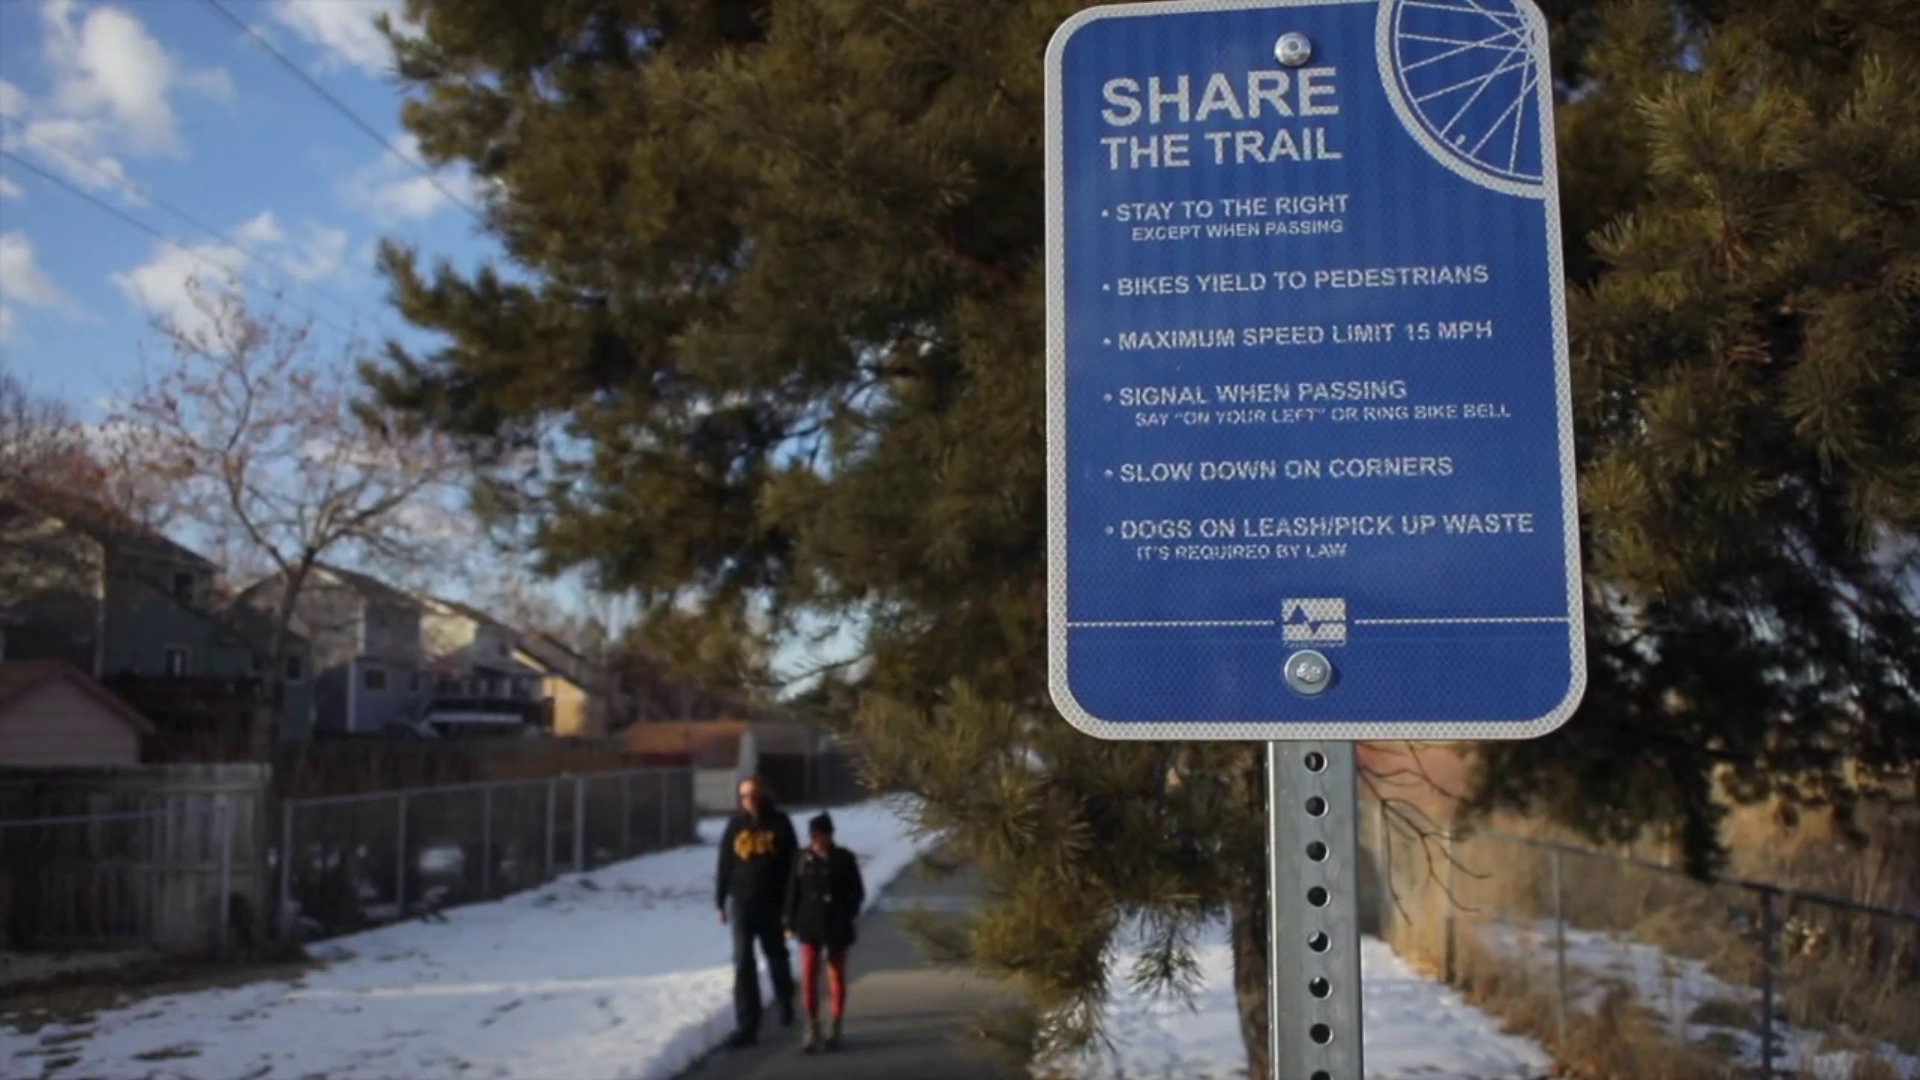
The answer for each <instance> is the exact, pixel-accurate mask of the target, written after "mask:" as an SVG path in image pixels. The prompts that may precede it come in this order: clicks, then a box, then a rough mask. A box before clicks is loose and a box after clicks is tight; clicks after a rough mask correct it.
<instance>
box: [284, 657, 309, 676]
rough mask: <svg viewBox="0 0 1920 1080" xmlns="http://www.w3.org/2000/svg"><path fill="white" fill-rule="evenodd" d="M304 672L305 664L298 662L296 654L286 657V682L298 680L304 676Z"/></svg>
mask: <svg viewBox="0 0 1920 1080" xmlns="http://www.w3.org/2000/svg"><path fill="white" fill-rule="evenodd" d="M306 673H307V666H306V665H305V664H303V663H301V662H300V658H299V657H297V656H289V657H287V681H288V682H299V681H300V680H301V679H302V678H305V677H306Z"/></svg>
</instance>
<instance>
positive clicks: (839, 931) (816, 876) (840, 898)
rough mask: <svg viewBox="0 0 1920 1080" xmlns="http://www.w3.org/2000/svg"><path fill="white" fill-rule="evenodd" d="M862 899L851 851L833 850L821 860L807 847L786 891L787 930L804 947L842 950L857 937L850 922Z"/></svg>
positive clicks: (863, 886)
mask: <svg viewBox="0 0 1920 1080" xmlns="http://www.w3.org/2000/svg"><path fill="white" fill-rule="evenodd" d="M866 899H867V885H866V882H864V881H862V880H860V863H859V862H858V861H857V860H856V859H855V858H854V857H853V852H851V851H848V850H847V849H846V848H843V847H836V848H834V849H832V850H831V851H829V852H828V853H827V854H826V855H825V856H824V857H822V856H820V855H817V854H815V853H814V851H813V849H812V848H807V849H806V850H804V851H802V852H801V853H800V858H799V861H798V862H796V863H795V864H794V868H793V881H792V883H791V884H790V885H789V886H788V888H787V929H789V930H791V931H793V936H794V937H795V938H797V939H799V940H800V942H801V943H803V944H806V945H820V946H825V947H827V948H829V949H841V948H845V947H846V946H848V945H851V944H853V943H854V941H855V939H856V937H857V936H858V935H857V934H856V932H855V930H854V923H855V920H857V919H858V918H859V917H860V906H861V905H862V904H864V903H865V902H866Z"/></svg>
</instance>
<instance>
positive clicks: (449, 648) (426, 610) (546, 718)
mask: <svg viewBox="0 0 1920 1080" xmlns="http://www.w3.org/2000/svg"><path fill="white" fill-rule="evenodd" d="M419 599H420V603H421V607H422V615H421V635H422V641H423V648H424V649H425V650H426V653H427V655H428V657H429V658H430V664H431V666H432V668H433V670H434V673H435V680H434V700H433V701H432V702H431V703H430V704H429V707H428V710H427V712H426V714H425V715H424V716H423V718H422V719H423V721H424V722H425V723H426V725H427V726H428V727H431V728H433V729H435V730H436V731H439V732H441V733H443V734H453V733H459V734H474V735H483V734H525V733H526V731H525V730H516V729H533V730H538V731H554V730H555V727H554V719H555V717H554V705H555V698H554V697H553V695H552V694H550V693H548V690H549V689H550V688H551V687H552V685H553V684H554V683H555V680H553V679H551V678H550V677H549V676H548V674H547V673H546V672H545V671H543V670H542V669H541V668H539V667H537V666H535V665H533V664H530V663H528V662H526V660H524V659H522V657H521V653H520V649H519V645H520V640H521V635H520V633H519V632H518V631H516V630H514V629H513V628H512V627H510V626H507V625H506V624H505V623H502V622H500V621H499V620H498V619H495V618H494V617H493V616H491V615H488V614H487V613H486V612H484V611H481V610H479V609H478V608H474V607H471V606H469V605H467V604H462V603H459V602H458V601H454V600H447V599H443V598H441V597H437V596H421V597H420V598H419Z"/></svg>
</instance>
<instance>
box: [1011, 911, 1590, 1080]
mask: <svg viewBox="0 0 1920 1080" xmlns="http://www.w3.org/2000/svg"><path fill="white" fill-rule="evenodd" d="M1137 955H1138V954H1137V952H1135V951H1134V950H1132V949H1127V948H1123V949H1121V950H1120V953H1119V956H1118V959H1117V960H1116V961H1115V965H1114V971H1115V972H1116V978H1115V979H1114V991H1113V992H1114V1001H1113V1003H1112V1005H1111V1007H1110V1009H1109V1011H1108V1014H1107V1015H1108V1023H1107V1036H1108V1039H1109V1040H1110V1041H1111V1042H1112V1044H1113V1045H1112V1047H1111V1048H1110V1049H1106V1050H1103V1051H1101V1052H1099V1053H1097V1054H1096V1055H1095V1056H1093V1057H1092V1058H1091V1059H1089V1060H1083V1061H1080V1062H1076V1063H1074V1064H1072V1065H1056V1066H1055V1067H1056V1068H1058V1069H1059V1071H1061V1072H1064V1073H1066V1074H1068V1075H1075V1076H1080V1077H1084V1078H1086V1080H1095V1078H1099V1080H1229V1078H1231V1080H1243V1078H1244V1077H1245V1076H1246V1049H1245V1045H1244V1044H1243V1043H1242V1042H1241V1041H1240V1021H1239V1012H1238V1010H1237V1008H1236V1006H1235V1004H1234V997H1233V954H1232V952H1231V950H1230V948H1229V947H1228V944H1227V933H1226V925H1225V923H1224V922H1223V923H1220V924H1218V925H1216V926H1215V927H1213V928H1212V929H1210V930H1209V931H1208V933H1207V934H1206V935H1205V936H1204V937H1203V938H1202V939H1201V944H1200V946H1199V948H1198V949H1197V955H1196V956H1195V960H1196V961H1197V962H1198V964H1199V966H1200V973H1201V980H1202V985H1201V988H1200V990H1199V992H1198V993H1197V994H1195V996H1194V999H1193V1002H1192V1004H1191V1005H1188V1004H1185V1003H1183V1002H1181V1001H1179V1000H1177V999H1169V998H1166V997H1153V996H1148V995H1142V994H1139V993H1137V992H1135V991H1134V990H1133V989H1132V987H1131V986H1130V985H1129V984H1128V981H1127V979H1126V973H1127V972H1130V971H1131V970H1132V969H1133V963H1134V958H1135V956H1137ZM1360 967H1361V975H1360V993H1361V997H1362V1010H1363V1011H1364V1013H1365V1028H1364V1033H1363V1038H1364V1040H1365V1049H1364V1056H1365V1059H1366V1073H1367V1076H1368V1077H1369V1078H1371V1080H1403V1078H1404V1080H1415V1078H1418V1080H1536V1078H1538V1077H1543V1076H1547V1075H1549V1074H1550V1073H1551V1071H1552V1058H1550V1057H1549V1056H1548V1055H1547V1053H1546V1051H1544V1050H1542V1049H1541V1048H1540V1047H1539V1045H1538V1044H1536V1043H1534V1042H1532V1041H1531V1040H1528V1039H1524V1038H1519V1037H1517V1036H1513V1035H1505V1034H1502V1033H1501V1031H1500V1029H1499V1027H1498V1025H1497V1024H1496V1022H1495V1021H1494V1020H1493V1019H1492V1018H1490V1017H1488V1016H1487V1015H1486V1014H1485V1013H1482V1012H1480V1011H1479V1010H1477V1009H1475V1008H1474V1007H1473V1006H1471V1005H1469V1004H1467V1003H1466V1001H1465V1000H1463V999H1462V998H1461V997H1460V995H1459V994H1457V993H1455V992H1454V991H1453V990H1451V989H1449V988H1447V987H1446V986H1443V985H1441V984H1440V983H1437V982H1434V981H1433V980H1431V979H1428V978H1426V977H1424V976H1422V975H1420V974H1419V973H1417V972H1415V971H1414V970H1413V969H1412V968H1410V967H1408V966H1407V965H1406V963H1404V962H1403V961H1402V960H1401V959H1400V958H1399V957H1398V956H1396V955H1394V953H1393V950H1392V949H1389V948H1388V947H1387V945H1386V944H1385V943H1384V942H1382V941H1379V940H1378V939H1375V938H1366V939H1363V940H1362V942H1361V951H1360ZM1035 1071H1036V1073H1039V1072H1042V1071H1043V1070H1041V1069H1038V1068H1036V1070H1035Z"/></svg>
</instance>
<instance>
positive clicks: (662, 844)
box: [653, 769, 673, 851]
mask: <svg viewBox="0 0 1920 1080" xmlns="http://www.w3.org/2000/svg"><path fill="white" fill-rule="evenodd" d="M657 775H658V776H659V777H660V836H659V838H658V842H657V843H655V844H654V845H653V849H654V850H655V851H665V850H667V839H668V836H669V834H670V833H671V832H672V831H673V826H672V825H671V824H670V822H669V818H668V816H667V815H668V814H669V812H670V811H671V810H672V808H673V793H672V792H671V791H669V790H668V781H670V780H672V779H673V774H672V773H671V772H670V771H668V770H666V769H661V770H660V771H659V772H658V774H657Z"/></svg>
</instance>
